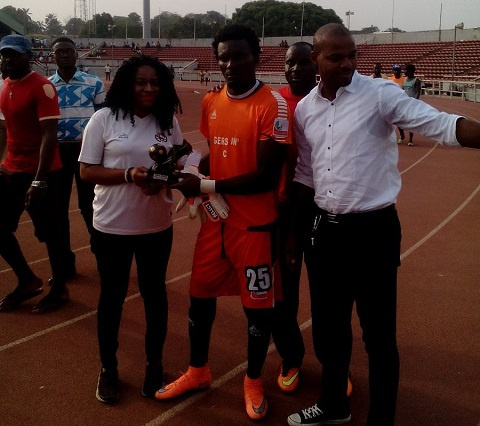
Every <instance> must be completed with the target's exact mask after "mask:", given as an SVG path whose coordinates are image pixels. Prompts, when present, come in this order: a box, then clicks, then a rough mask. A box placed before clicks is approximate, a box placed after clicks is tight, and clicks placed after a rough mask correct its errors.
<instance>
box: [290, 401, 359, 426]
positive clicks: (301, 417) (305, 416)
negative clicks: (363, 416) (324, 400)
mask: <svg viewBox="0 0 480 426" xmlns="http://www.w3.org/2000/svg"><path fill="white" fill-rule="evenodd" d="M332 414H333V413H332ZM338 414H339V415H338ZM351 418H352V416H351V414H350V413H349V412H348V411H346V412H344V413H336V414H335V415H330V414H327V413H325V412H324V411H322V410H321V409H320V408H319V407H318V406H317V404H315V405H312V406H311V407H308V408H305V409H304V410H302V411H299V412H298V413H294V414H291V415H290V416H288V424H289V425H290V426H301V425H309V426H321V425H341V424H343V423H347V422H349V421H350V420H351Z"/></svg>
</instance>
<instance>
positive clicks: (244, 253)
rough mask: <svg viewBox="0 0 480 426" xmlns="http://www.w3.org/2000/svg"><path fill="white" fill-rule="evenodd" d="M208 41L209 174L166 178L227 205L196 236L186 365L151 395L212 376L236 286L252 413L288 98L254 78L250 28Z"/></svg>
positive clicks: (258, 393) (264, 407) (265, 325)
mask: <svg viewBox="0 0 480 426" xmlns="http://www.w3.org/2000/svg"><path fill="white" fill-rule="evenodd" d="M212 46H213V48H214V54H215V57H216V58H217V61H218V65H219V67H220V70H221V72H222V74H223V76H224V78H225V81H226V85H225V86H224V87H223V88H222V89H221V90H219V91H216V92H211V93H207V94H206V96H205V98H204V99H203V102H202V116H201V123H200V131H201V132H202V134H203V135H204V136H205V137H206V139H207V140H208V143H209V155H208V156H207V157H205V158H204V159H203V161H202V162H201V163H200V165H199V173H200V174H203V175H205V176H209V178H208V179H207V178H205V179H201V178H200V177H199V176H196V175H195V173H193V174H189V173H186V174H183V175H182V177H183V179H181V180H180V181H179V183H177V184H174V185H172V188H176V189H178V190H180V191H181V192H182V194H183V195H184V196H185V197H186V198H191V197H197V196H200V195H202V194H203V195H205V194H206V195H209V196H210V197H212V195H214V196H215V195H216V194H221V195H222V196H223V199H224V200H225V202H226V204H227V205H228V209H227V210H228V211H227V213H228V215H227V216H226V217H225V218H220V219H219V220H217V221H212V220H205V221H204V222H203V223H202V226H201V228H200V232H199V235H198V238H197V242H196V246H195V252H194V257H193V268H192V277H191V281H190V300H191V304H190V310H189V335H190V345H191V350H190V353H191V357H190V363H189V368H188V371H187V372H186V373H185V374H184V375H182V376H181V377H180V378H179V379H177V380H176V381H174V382H173V383H170V384H168V385H166V386H165V387H164V388H162V389H160V390H159V391H158V392H157V393H156V395H155V396H156V398H157V399H160V400H167V399H171V398H174V397H177V396H179V395H183V394H184V393H186V392H189V391H194V390H200V389H205V388H207V387H208V386H209V385H210V383H211V381H212V377H211V374H210V370H209V367H208V352H209V343H210V333H211V329H212V325H213V321H214V318H215V313H216V299H217V297H219V296H224V295H233V294H236V295H240V298H241V302H242V305H243V307H244V311H245V314H246V317H247V321H248V349H247V356H248V367H247V373H246V376H245V379H244V396H245V407H246V411H247V414H248V416H249V417H250V418H251V419H253V420H259V419H262V418H264V417H265V416H266V414H267V411H268V403H267V400H266V398H265V396H264V392H263V385H262V379H261V372H262V368H263V364H264V362H265V359H266V356H267V349H268V345H269V342H270V336H271V327H272V314H273V306H274V287H275V282H274V274H273V268H274V266H275V258H274V256H275V253H276V249H275V248H276V245H275V244H276V243H275V236H276V234H277V233H276V221H277V216H278V205H277V195H278V191H277V188H278V184H279V177H280V174H281V170H282V165H283V163H284V161H285V156H286V148H287V145H288V144H290V143H291V126H290V124H289V118H288V110H287V105H286V102H285V100H284V99H283V98H282V97H281V96H280V95H279V94H278V93H276V92H274V91H272V90H271V89H270V88H269V87H268V86H265V85H264V84H263V83H261V82H260V81H259V80H257V78H256V74H255V69H256V66H257V64H258V59H259V55H260V45H259V40H258V37H257V35H256V34H255V32H254V31H253V30H252V29H250V28H248V27H245V26H243V25H227V26H225V27H224V28H223V29H222V30H220V32H219V33H218V34H217V36H216V37H215V40H214V42H213V43H212ZM232 118H234V120H233V119H232Z"/></svg>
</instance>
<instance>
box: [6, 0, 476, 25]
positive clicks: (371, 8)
mask: <svg viewBox="0 0 480 426" xmlns="http://www.w3.org/2000/svg"><path fill="white" fill-rule="evenodd" d="M81 1H82V0H1V1H0V8H2V7H4V6H7V5H9V6H13V7H15V8H22V9H29V11H30V13H31V15H30V16H31V18H32V19H33V20H34V21H44V20H45V16H46V15H47V14H48V13H54V14H56V16H57V18H58V19H59V21H60V22H61V23H62V24H64V23H66V21H68V19H70V18H73V17H74V16H75V14H74V10H75V3H76V4H77V5H78V4H79V3H80V2H81ZM291 1H293V2H295V3H302V1H300V0H291ZM94 2H95V0H85V4H86V5H87V8H88V7H89V5H91V4H93V3H94ZM245 3H246V1H242V0H175V1H172V0H168V1H166V0H150V17H151V18H153V17H154V16H156V15H158V13H159V11H162V12H164V11H167V12H172V13H178V14H179V15H180V16H185V15H186V14H188V13H206V12H207V11H209V10H214V11H217V12H220V13H222V14H225V13H226V15H227V17H228V18H231V16H232V13H234V12H235V9H236V8H240V7H242V5H243V4H245ZM310 3H314V4H316V5H318V6H321V7H323V8H324V9H333V10H334V11H335V13H336V14H337V15H338V16H339V17H340V18H341V19H343V21H344V24H345V25H346V26H348V16H347V15H346V13H347V12H353V13H352V14H350V15H349V16H350V29H352V30H360V29H362V28H365V27H370V26H371V25H373V26H377V27H378V28H379V29H380V30H382V31H383V30H386V29H387V28H390V27H392V21H393V27H394V28H399V29H401V30H404V31H426V30H438V29H439V28H441V29H453V28H454V27H455V25H456V24H458V23H461V22H463V23H464V25H465V28H476V27H480V0H420V1H419V0H322V1H318V0H311V1H310ZM78 11H79V6H77V14H78V15H79V13H78ZM102 12H107V13H110V14H111V15H112V16H127V15H128V14H129V13H131V12H136V13H138V14H139V15H140V16H142V15H143V0H130V1H118V0H96V13H97V14H100V13H102Z"/></svg>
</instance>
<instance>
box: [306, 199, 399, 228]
mask: <svg viewBox="0 0 480 426" xmlns="http://www.w3.org/2000/svg"><path fill="white" fill-rule="evenodd" d="M394 210H395V204H390V205H389V206H387V207H383V208H381V209H378V210H371V211H368V212H358V213H344V214H335V213H330V212H328V211H326V210H323V209H321V208H319V207H317V209H316V218H315V221H316V222H317V226H318V224H319V223H324V222H327V223H333V224H346V223H354V222H358V221H362V220H375V219H378V218H380V217H381V216H384V215H385V213H389V212H392V211H394ZM314 227H315V225H314Z"/></svg>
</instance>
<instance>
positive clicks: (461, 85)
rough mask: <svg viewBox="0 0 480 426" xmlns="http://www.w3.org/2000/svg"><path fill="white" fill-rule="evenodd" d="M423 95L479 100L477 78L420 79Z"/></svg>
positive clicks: (479, 91)
mask: <svg viewBox="0 0 480 426" xmlns="http://www.w3.org/2000/svg"><path fill="white" fill-rule="evenodd" d="M422 93H423V94H424V95H430V96H438V97H449V98H460V99H462V100H463V101H470V102H475V103H477V102H480V81H479V79H478V78H477V79H475V80H471V81H466V80H454V81H452V80H422Z"/></svg>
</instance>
